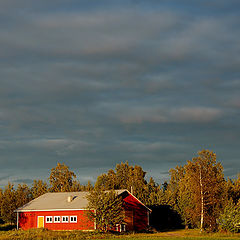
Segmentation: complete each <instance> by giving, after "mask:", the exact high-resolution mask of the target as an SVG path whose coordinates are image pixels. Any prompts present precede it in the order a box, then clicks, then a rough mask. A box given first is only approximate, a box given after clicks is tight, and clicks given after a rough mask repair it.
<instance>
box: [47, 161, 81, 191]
mask: <svg viewBox="0 0 240 240" xmlns="http://www.w3.org/2000/svg"><path fill="white" fill-rule="evenodd" d="M75 178H76V175H75V173H74V172H72V171H70V170H69V168H68V166H66V165H65V164H64V163H63V164H61V163H58V164H57V166H56V167H55V168H52V169H51V174H50V177H49V182H50V191H51V192H71V191H72V190H73V187H74V183H76V182H74V179H75Z"/></svg>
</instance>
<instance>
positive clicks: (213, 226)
mask: <svg viewBox="0 0 240 240" xmlns="http://www.w3.org/2000/svg"><path fill="white" fill-rule="evenodd" d="M169 174H170V180H169V181H168V182H164V183H162V184H158V183H156V182H155V181H154V179H153V178H150V179H149V180H148V181H147V180H146V179H145V176H146V172H145V171H144V170H143V169H142V167H141V166H137V165H135V166H131V165H129V164H128V162H125V163H120V164H117V165H116V168H115V169H110V170H109V171H108V172H107V173H103V174H101V175H100V176H99V177H98V178H97V181H96V183H95V185H94V187H93V186H92V184H91V183H90V182H88V184H87V185H81V184H80V182H79V181H78V180H77V178H76V174H75V173H74V172H72V171H70V170H69V167H68V166H66V165H65V164H60V163H58V164H57V166H56V167H55V168H52V169H51V173H50V176H49V183H47V182H44V181H42V180H34V181H33V185H32V186H31V187H29V186H28V185H26V184H19V185H18V186H16V187H14V186H13V184H12V183H9V184H8V185H7V186H6V187H5V188H4V189H0V209H1V220H2V221H4V222H10V223H14V222H15V221H16V216H15V214H14V213H13V211H14V210H15V209H16V208H18V207H20V206H22V205H24V204H25V203H27V202H29V201H30V200H31V199H33V198H36V197H38V196H40V195H42V194H44V193H46V192H49V191H51V192H61V191H63V192H66V191H91V190H93V189H94V191H93V192H92V194H93V195H94V194H95V199H97V197H98V196H100V195H101V194H99V193H100V190H99V189H101V191H102V190H116V189H128V190H129V191H133V193H134V195H135V196H136V197H137V198H138V199H140V200H141V201H142V202H143V203H144V204H145V205H147V206H148V207H150V208H152V209H154V211H155V210H156V209H165V210H168V211H169V212H171V214H169V215H168V218H166V219H164V221H165V223H167V224H168V225H165V226H164V228H175V227H178V226H179V223H182V224H183V225H184V226H185V227H187V228H200V229H202V230H207V231H216V230H218V229H220V230H224V231H232V232H238V231H239V229H240V228H239V223H240V218H239V216H238V215H237V213H239V204H240V202H239V199H240V175H239V176H238V177H237V178H236V179H227V180H226V179H225V178H224V175H223V167H222V165H221V164H220V163H219V162H217V158H216V154H215V153H213V152H211V151H208V150H202V151H200V152H199V153H198V156H196V157H194V158H193V159H192V160H189V161H187V163H186V164H185V165H183V166H176V167H175V168H174V169H170V170H169ZM108 197H109V196H108ZM103 199H104V198H102V199H98V200H99V201H103ZM113 199H114V198H113ZM115 200H116V199H115ZM115 200H114V201H115ZM92 204H94V203H92ZM95 205H96V204H95ZM105 205H106V204H105ZM164 206H165V208H163V207H164ZM106 207H107V205H106ZM93 208H95V209H96V206H95V207H93ZM169 212H168V213H169ZM152 215H153V216H154V214H152ZM171 216H173V218H174V219H178V223H176V222H175V223H174V222H173V221H172V220H171V219H170V220H169V217H171ZM229 216H231V217H229ZM115 217H116V216H115ZM105 219H106V218H105ZM156 219H157V218H156ZM156 219H153V218H152V219H150V220H151V224H152V225H153V226H154V227H156V229H159V228H161V226H160V225H161V224H158V223H156V222H154V221H156ZM111 221H112V220H111ZM118 221H120V219H118ZM158 221H159V219H158ZM112 222H113V221H112ZM104 224H106V223H104ZM109 224H110V225H111V223H108V225H109ZM113 224H115V223H113ZM99 226H100V223H99ZM102 229H104V226H103V227H102Z"/></svg>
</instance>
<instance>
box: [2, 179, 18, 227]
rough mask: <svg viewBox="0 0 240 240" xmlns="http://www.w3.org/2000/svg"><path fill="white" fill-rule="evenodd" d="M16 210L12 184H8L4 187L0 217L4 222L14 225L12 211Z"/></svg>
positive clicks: (14, 217)
mask: <svg viewBox="0 0 240 240" xmlns="http://www.w3.org/2000/svg"><path fill="white" fill-rule="evenodd" d="M15 209H17V201H16V193H15V190H14V186H13V184H11V183H10V182H9V183H8V185H7V186H6V187H5V190H4V193H3V196H2V204H1V216H2V219H3V220H4V221H5V222H9V223H14V222H15V220H16V216H15V213H14V210H15Z"/></svg>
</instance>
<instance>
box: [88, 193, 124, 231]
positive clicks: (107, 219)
mask: <svg viewBox="0 0 240 240" xmlns="http://www.w3.org/2000/svg"><path fill="white" fill-rule="evenodd" d="M87 199H88V202H89V203H88V209H89V218H90V219H91V220H93V219H94V220H95V221H96V225H97V229H99V230H101V231H107V230H111V229H112V228H114V227H116V224H122V223H123V221H124V213H123V202H122V199H121V197H120V196H118V195H117V194H116V193H115V192H114V191H102V190H93V191H91V192H90V193H89V195H88V197H87ZM93 210H94V211H93Z"/></svg>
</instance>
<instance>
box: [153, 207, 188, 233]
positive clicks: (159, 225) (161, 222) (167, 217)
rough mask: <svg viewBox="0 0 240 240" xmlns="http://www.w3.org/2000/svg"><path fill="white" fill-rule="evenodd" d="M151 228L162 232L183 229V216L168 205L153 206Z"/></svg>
mask: <svg viewBox="0 0 240 240" xmlns="http://www.w3.org/2000/svg"><path fill="white" fill-rule="evenodd" d="M150 208H151V209H152V213H151V215H150V226H152V227H153V228H154V229H156V230H157V231H160V232H168V231H173V230H178V229H183V228H184V226H183V225H182V220H181V216H180V215H179V214H178V213H177V212H176V211H175V210H173V209H172V208H171V207H170V206H168V205H161V206H152V207H150Z"/></svg>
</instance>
